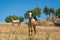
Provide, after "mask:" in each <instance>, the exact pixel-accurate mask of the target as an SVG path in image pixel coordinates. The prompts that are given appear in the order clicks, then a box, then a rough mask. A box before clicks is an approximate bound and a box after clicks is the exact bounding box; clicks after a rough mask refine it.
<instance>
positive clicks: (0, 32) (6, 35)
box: [0, 23, 60, 40]
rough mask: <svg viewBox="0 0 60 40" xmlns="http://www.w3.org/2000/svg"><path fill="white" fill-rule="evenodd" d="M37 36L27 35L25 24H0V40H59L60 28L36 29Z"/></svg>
mask: <svg viewBox="0 0 60 40" xmlns="http://www.w3.org/2000/svg"><path fill="white" fill-rule="evenodd" d="M36 29H37V34H36V35H34V34H33V35H32V36H31V37H30V36H29V35H28V27H27V25H26V24H22V25H21V26H19V27H18V26H17V25H15V26H12V25H11V24H3V23H2V24H1V23H0V40H30V39H31V40H60V27H38V26H37V27H36Z"/></svg>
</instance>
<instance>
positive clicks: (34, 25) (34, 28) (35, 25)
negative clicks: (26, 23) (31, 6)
mask: <svg viewBox="0 0 60 40" xmlns="http://www.w3.org/2000/svg"><path fill="white" fill-rule="evenodd" d="M34 34H36V25H34Z"/></svg>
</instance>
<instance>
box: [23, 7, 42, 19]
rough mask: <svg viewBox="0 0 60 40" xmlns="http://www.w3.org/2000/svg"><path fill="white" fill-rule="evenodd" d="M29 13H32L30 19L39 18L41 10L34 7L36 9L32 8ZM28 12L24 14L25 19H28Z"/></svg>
mask: <svg viewBox="0 0 60 40" xmlns="http://www.w3.org/2000/svg"><path fill="white" fill-rule="evenodd" d="M31 11H32V14H33V15H32V17H34V16H38V17H40V14H41V9H40V8H39V7H36V8H34V9H33V10H31ZM29 12H30V11H27V12H26V13H25V14H24V17H25V19H27V18H29Z"/></svg>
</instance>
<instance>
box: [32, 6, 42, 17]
mask: <svg viewBox="0 0 60 40" xmlns="http://www.w3.org/2000/svg"><path fill="white" fill-rule="evenodd" d="M32 13H33V17H34V16H38V17H40V14H41V9H40V8H39V7H36V8H34V9H33V10H32Z"/></svg>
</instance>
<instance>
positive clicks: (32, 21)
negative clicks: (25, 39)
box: [28, 12, 36, 35]
mask: <svg viewBox="0 0 60 40" xmlns="http://www.w3.org/2000/svg"><path fill="white" fill-rule="evenodd" d="M29 17H30V18H29V21H28V28H29V35H30V34H32V31H33V29H34V34H36V20H35V19H34V18H32V13H31V12H30V13H29Z"/></svg>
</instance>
